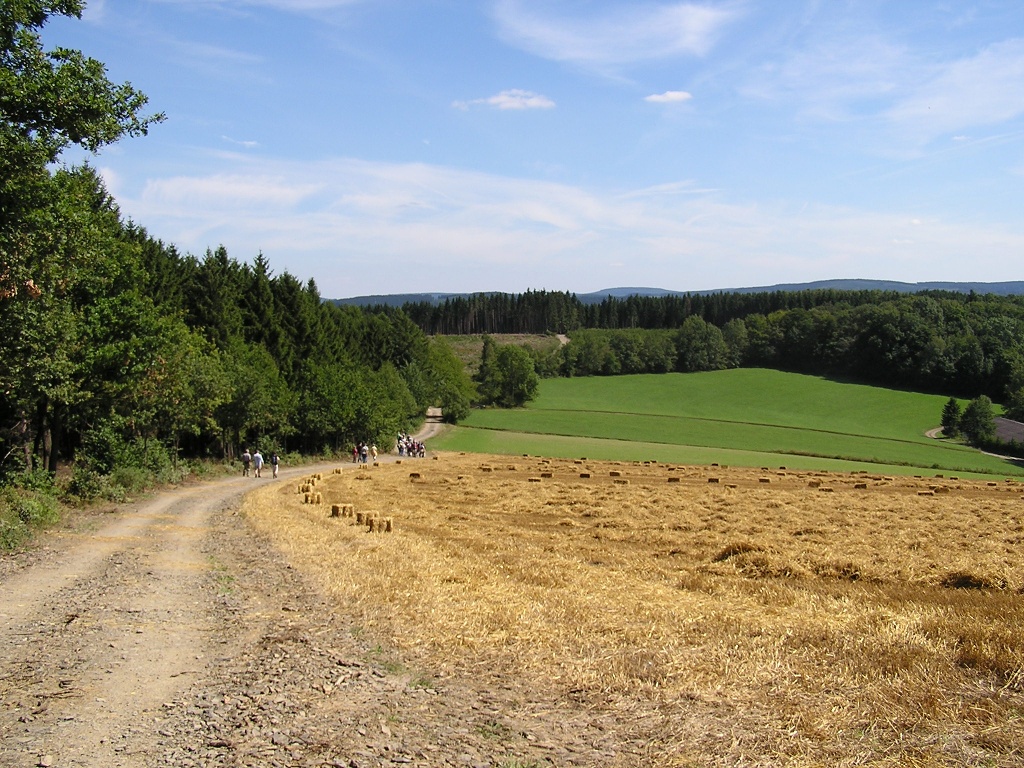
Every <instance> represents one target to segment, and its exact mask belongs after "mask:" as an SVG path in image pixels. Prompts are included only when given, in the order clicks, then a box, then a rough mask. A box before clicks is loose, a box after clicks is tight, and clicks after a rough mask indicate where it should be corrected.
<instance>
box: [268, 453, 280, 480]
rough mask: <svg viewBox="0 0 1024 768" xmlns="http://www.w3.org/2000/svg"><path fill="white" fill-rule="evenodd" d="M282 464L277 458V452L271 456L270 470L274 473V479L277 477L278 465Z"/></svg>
mask: <svg viewBox="0 0 1024 768" xmlns="http://www.w3.org/2000/svg"><path fill="white" fill-rule="evenodd" d="M279 463H280V459H278V457H277V451H274V452H273V453H271V454H270V469H271V470H272V471H273V473H274V477H275V478H276V477H277V465H278V464H279Z"/></svg>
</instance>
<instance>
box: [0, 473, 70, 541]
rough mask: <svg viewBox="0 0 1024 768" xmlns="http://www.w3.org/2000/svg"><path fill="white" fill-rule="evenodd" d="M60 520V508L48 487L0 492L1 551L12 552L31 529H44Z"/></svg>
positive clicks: (50, 484) (10, 487)
mask: <svg viewBox="0 0 1024 768" xmlns="http://www.w3.org/2000/svg"><path fill="white" fill-rule="evenodd" d="M59 519H60V505H59V504H58V503H57V497H56V495H55V494H54V492H53V487H52V481H49V488H45V487H44V488H43V490H30V489H25V488H16V487H13V486H7V487H5V488H3V489H0V549H13V548H14V547H16V546H18V545H19V544H20V543H21V542H22V541H24V540H25V539H26V538H28V536H29V534H30V533H31V531H32V530H33V529H37V528H45V527H46V526H49V525H53V524H54V523H56V522H57V521H58V520H59Z"/></svg>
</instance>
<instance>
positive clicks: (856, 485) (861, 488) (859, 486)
mask: <svg viewBox="0 0 1024 768" xmlns="http://www.w3.org/2000/svg"><path fill="white" fill-rule="evenodd" d="M853 487H854V489H855V490H858V491H866V490H867V489H868V484H867V483H854V484H853Z"/></svg>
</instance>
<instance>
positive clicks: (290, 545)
mask: <svg viewBox="0 0 1024 768" xmlns="http://www.w3.org/2000/svg"><path fill="white" fill-rule="evenodd" d="M415 471H416V472H418V473H419V477H416V478H411V477H410V464H409V463H405V464H382V465H380V466H377V467H374V468H370V469H358V470H357V469H354V468H353V469H351V470H348V469H346V470H345V471H344V472H343V473H342V474H340V475H328V476H326V479H324V480H322V481H321V482H319V483H318V484H317V486H316V488H317V491H318V492H321V493H322V494H323V497H324V498H323V501H324V506H311V505H304V504H303V503H302V498H301V496H300V495H298V494H296V493H295V487H294V486H291V487H287V488H286V487H276V488H268V489H266V490H264V491H262V492H261V493H260V494H258V495H256V496H255V497H252V498H251V502H250V504H249V505H248V507H247V515H248V517H249V518H250V520H251V521H252V522H253V524H254V525H256V526H257V527H258V528H259V529H260V530H262V531H264V532H265V533H267V534H268V535H269V536H271V537H272V538H273V539H275V540H276V541H277V542H278V543H279V544H280V546H282V547H283V548H285V549H286V550H287V551H288V552H289V554H290V556H291V558H292V560H293V562H294V563H295V565H296V566H297V567H299V568H301V569H302V570H304V571H307V572H309V573H311V574H313V575H314V576H315V577H316V578H317V579H318V580H319V581H320V582H321V583H322V584H323V585H324V587H325V589H327V590H328V591H329V592H330V593H331V594H332V595H333V596H334V597H335V599H336V600H337V602H338V604H339V609H341V610H345V611H348V612H351V613H352V615H353V617H354V621H355V622H357V623H359V624H360V625H362V626H364V627H366V628H368V629H369V630H370V631H372V632H374V633H375V634H377V636H378V637H380V638H382V640H383V641H385V642H387V643H388V644H390V645H392V646H393V647H395V648H397V649H400V650H401V651H402V652H403V653H405V654H407V655H408V656H409V657H410V658H416V659H417V660H418V661H419V662H420V663H425V664H433V665H436V666H438V667H443V668H445V669H447V670H449V671H454V672H466V673H472V674H473V675H476V676H478V677H479V678H481V679H482V680H484V681H486V678H487V676H489V675H495V676H500V675H517V676H519V677H521V678H524V679H527V680H531V681H533V683H534V684H535V685H536V686H538V687H542V688H543V687H548V688H550V690H552V691H553V692H555V693H557V694H560V695H562V696H565V697H569V698H572V699H575V700H578V701H580V702H581V704H585V705H586V706H589V707H594V708H614V709H615V710H616V711H617V712H619V713H620V715H621V716H622V717H625V718H627V719H628V718H633V719H634V720H635V723H636V725H637V730H638V731H643V732H644V733H645V736H646V738H647V739H649V740H650V741H651V742H652V745H651V748H650V750H649V753H650V754H652V755H657V757H652V758H651V761H650V763H649V764H650V765H670V764H676V765H687V764H699V765H741V764H742V765H823V764H836V765H893V766H895V765H920V766H940V765H942V766H947V765H948V766H953V765H998V766H1003V765H1006V766H1009V765H1024V722H1022V717H1024V632H1022V630H1021V628H1022V627H1024V561H1022V558H1021V554H1022V542H1024V523H1022V521H1024V494H1022V490H1024V488H1022V486H1021V485H1019V484H1012V483H1009V482H1007V483H1003V484H996V485H988V484H985V483H970V482H961V481H958V480H954V479H945V478H931V479H927V478H919V479H897V478H886V477H881V476H867V475H863V474H860V475H828V474H820V473H814V474H811V473H797V472H787V471H784V470H778V471H774V472H770V473H768V472H766V471H765V470H764V469H761V470H749V471H748V470H743V469H735V470H733V469H728V468H722V467H713V468H700V467H668V466H666V465H663V464H655V463H650V464H621V463H614V462H588V461H583V462H573V461H562V460H550V461H549V460H542V459H526V458H523V459H520V460H517V461H511V462H510V461H509V459H508V458H507V457H480V456H461V455H454V454H453V455H445V456H442V457H441V459H440V460H439V461H433V462H416V463H415ZM613 472H614V473H618V474H615V475H613V474H612V473H613ZM584 474H589V475H590V477H588V478H585V477H581V475H584ZM670 477H671V478H678V480H676V481H674V482H672V483H669V482H668V480H669V478H670ZM765 477H770V480H771V482H770V483H763V482H761V481H762V480H763V479H764V478H765ZM709 478H717V479H718V480H719V482H718V483H713V484H712V483H709V482H708V481H709ZM623 479H627V480H628V481H629V483H628V484H624V483H622V482H621V480H623ZM825 491H827V492H825ZM922 494H928V495H922ZM339 503H344V504H353V505H354V508H355V509H356V510H361V511H364V512H366V513H376V514H377V515H379V516H387V517H391V518H393V521H394V531H393V532H391V533H383V534H381V533H372V534H371V533H368V532H367V530H366V528H365V527H357V526H356V525H354V524H353V522H352V520H353V518H345V517H336V518H331V517H330V516H329V515H330V509H331V505H332V504H339ZM690 761H692V762H690Z"/></svg>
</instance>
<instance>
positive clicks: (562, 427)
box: [431, 369, 1024, 476]
mask: <svg viewBox="0 0 1024 768" xmlns="http://www.w3.org/2000/svg"><path fill="white" fill-rule="evenodd" d="M946 399H947V398H944V397H942V396H938V395H922V394H918V393H912V392H904V391H899V390H889V389H882V388H878V387H869V386H864V385H858V384H846V383H841V382H835V381H829V380H826V379H821V378H818V377H814V376H802V375H798V374H788V373H782V372H779V371H771V370H748V369H740V370H731V371H715V372H711V373H701V374H662V375H640V376H619V377H593V378H583V379H550V380H545V381H543V382H542V383H541V389H540V395H539V397H538V398H537V399H536V400H535V401H534V402H533V403H531V404H530V405H529V406H528V407H527V408H525V409H519V410H500V409H489V410H477V411H474V412H472V413H471V414H470V416H469V418H467V419H466V420H465V421H464V422H463V423H462V424H460V425H459V426H458V427H457V428H456V429H454V430H450V431H449V432H447V433H446V434H445V435H443V436H441V437H440V438H438V439H435V440H434V441H433V442H432V446H431V447H432V448H435V449H443V450H458V451H476V450H481V451H484V452H494V453H512V454H516V453H534V452H541V453H543V452H544V451H546V450H556V451H557V453H554V454H552V455H558V456H567V455H568V456H572V455H581V454H580V451H581V450H583V449H584V447H586V448H587V450H588V451H589V453H587V454H586V455H593V456H595V457H598V456H599V457H602V458H609V459H611V458H624V459H635V458H638V457H639V456H638V451H640V452H646V453H648V455H650V456H651V457H652V458H659V457H660V458H661V459H662V460H672V461H680V462H697V461H705V462H729V463H733V464H743V465H747V466H759V465H764V464H768V465H780V464H781V465H790V464H792V465H794V466H801V467H805V468H809V469H810V468H825V467H829V466H831V467H834V468H837V469H849V468H863V467H861V466H860V465H862V464H868V465H876V466H877V467H878V468H879V469H880V470H882V471H890V470H888V469H883V468H889V467H895V468H901V469H900V470H899V471H901V472H902V473H907V472H911V473H913V472H915V471H951V472H971V473H980V474H995V475H1013V476H1024V468H1021V467H1020V466H1018V465H1015V464H1014V463H1013V462H1010V461H1006V460H1003V459H1000V458H998V457H993V456H988V455H985V454H983V453H981V452H979V451H976V450H973V449H971V448H968V447H966V446H964V445H961V444H959V443H954V442H951V441H946V440H934V439H931V438H928V437H927V436H926V435H925V433H926V432H927V431H928V430H929V429H932V428H934V427H936V426H937V425H938V421H939V417H940V415H941V412H942V406H943V405H944V404H945V402H946ZM485 430H492V431H497V432H500V433H502V434H501V435H490V436H487V435H484V434H482V432H483V431H485ZM529 435H535V436H542V435H547V436H560V437H570V438H580V439H586V440H588V441H591V440H598V441H604V442H597V443H592V442H586V443H584V442H581V443H580V446H579V448H578V449H575V450H572V451H571V452H570V453H566V452H565V448H564V447H563V446H564V443H563V442H561V441H557V440H541V439H538V438H536V437H531V436H529ZM608 441H613V442H608ZM622 443H638V444H641V446H642V448H638V449H630V450H627V451H625V452H623V453H620V454H618V455H616V454H615V453H613V451H614V450H618V449H620V448H622V447H623V446H622ZM590 445H594V447H593V448H590ZM655 446H664V447H663V448H655ZM655 453H656V454H657V455H655ZM822 459H824V460H828V463H826V464H822V463H821V461H819V460H822ZM837 462H839V463H837ZM851 463H852V464H851ZM891 471H897V470H895V469H893V470H891Z"/></svg>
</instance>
